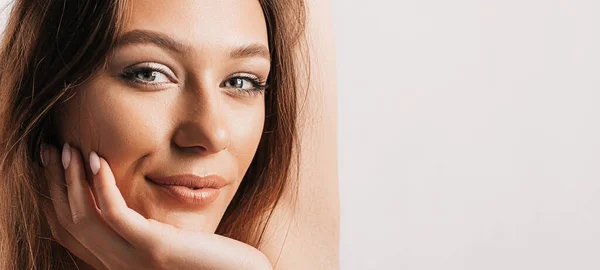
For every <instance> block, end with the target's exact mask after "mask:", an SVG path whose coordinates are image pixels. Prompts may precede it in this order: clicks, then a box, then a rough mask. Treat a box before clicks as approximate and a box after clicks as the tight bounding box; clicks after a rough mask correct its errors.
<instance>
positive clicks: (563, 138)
mask: <svg viewBox="0 0 600 270" xmlns="http://www.w3.org/2000/svg"><path fill="white" fill-rule="evenodd" d="M5 2H7V1H6V0H0V4H2V3H5ZM331 5H332V9H333V19H334V29H335V41H336V48H337V67H338V74H337V75H338V77H337V78H338V85H339V102H340V103H339V105H340V107H339V108H340V109H339V110H340V111H339V149H340V153H339V154H340V155H339V165H340V166H339V167H340V190H341V203H342V204H341V206H342V212H341V222H342V225H341V226H342V227H341V230H342V231H341V233H342V236H341V237H342V239H341V258H340V260H341V265H342V269H428V270H429V269H431V270H434V269H457V270H458V269H461V270H462V269H468V270H480V269H499V270H500V269H502V270H504V269H545V270H546V269H547V270H554V269H600V255H599V252H600V213H599V212H600V196H599V195H600V16H599V14H600V1H598V0H552V1H548V0H546V1H543V0H488V1H475V0H454V1H444V0H403V1H388V0H371V1H364V0H360V1H359V0H332V1H331Z"/></svg>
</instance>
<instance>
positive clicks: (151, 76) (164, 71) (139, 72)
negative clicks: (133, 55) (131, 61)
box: [120, 63, 175, 85]
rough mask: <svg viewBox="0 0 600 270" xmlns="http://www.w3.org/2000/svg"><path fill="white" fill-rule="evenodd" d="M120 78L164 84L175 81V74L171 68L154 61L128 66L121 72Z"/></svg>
mask: <svg viewBox="0 0 600 270" xmlns="http://www.w3.org/2000/svg"><path fill="white" fill-rule="evenodd" d="M120 76H121V78H123V79H125V80H127V81H130V82H133V83H139V84H150V85H157V84H166V83H172V82H174V81H175V79H174V77H175V75H174V74H173V72H171V70H170V69H169V68H168V67H166V66H164V65H160V64H156V63H143V64H139V65H134V66H131V67H128V68H127V69H125V70H124V71H123V73H121V75H120Z"/></svg>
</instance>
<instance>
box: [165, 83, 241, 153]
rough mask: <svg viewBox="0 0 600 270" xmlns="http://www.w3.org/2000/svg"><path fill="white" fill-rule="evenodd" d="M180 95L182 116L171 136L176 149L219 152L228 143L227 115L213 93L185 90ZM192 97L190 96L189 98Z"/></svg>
mask: <svg viewBox="0 0 600 270" xmlns="http://www.w3.org/2000/svg"><path fill="white" fill-rule="evenodd" d="M188 94H189V95H187V96H182V103H181V104H183V106H180V108H179V110H180V111H179V112H180V113H181V114H182V115H183V117H182V118H181V119H183V120H181V121H180V123H179V124H178V126H177V129H176V131H175V133H174V136H173V142H174V144H175V145H177V147H178V148H181V149H183V150H186V151H193V152H195V153H201V154H204V155H207V154H213V153H218V152H221V151H223V150H225V149H227V147H228V146H229V143H230V134H229V126H228V123H227V118H226V116H227V114H226V113H225V112H224V110H223V105H222V104H221V103H222V102H221V98H220V96H219V95H218V93H216V91H215V92H214V93H210V92H203V93H198V92H194V93H189V92H188ZM192 97H193V98H192Z"/></svg>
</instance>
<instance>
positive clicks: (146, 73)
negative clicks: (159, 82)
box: [138, 70, 156, 81]
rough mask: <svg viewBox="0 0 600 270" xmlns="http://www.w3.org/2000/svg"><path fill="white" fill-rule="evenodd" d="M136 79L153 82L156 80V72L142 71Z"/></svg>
mask: <svg viewBox="0 0 600 270" xmlns="http://www.w3.org/2000/svg"><path fill="white" fill-rule="evenodd" d="M138 78H139V79H144V80H149V81H153V80H154V79H156V71H151V70H148V71H142V72H140V73H139V75H138Z"/></svg>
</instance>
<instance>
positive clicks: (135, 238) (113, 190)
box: [90, 152, 153, 247]
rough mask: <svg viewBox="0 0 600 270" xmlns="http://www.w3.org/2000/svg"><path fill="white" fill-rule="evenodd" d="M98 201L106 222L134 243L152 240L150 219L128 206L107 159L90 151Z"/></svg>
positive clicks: (147, 242) (141, 244) (141, 243)
mask: <svg viewBox="0 0 600 270" xmlns="http://www.w3.org/2000/svg"><path fill="white" fill-rule="evenodd" d="M90 168H91V169H92V173H93V181H94V188H95V190H96V196H97V198H96V199H97V203H98V205H99V207H100V212H101V214H102V217H103V218H104V220H105V221H106V223H107V224H108V225H109V226H110V227H111V228H112V229H113V230H115V231H116V232H117V233H118V234H119V235H121V237H123V238H125V239H126V240H127V241H128V242H129V243H131V244H132V245H134V246H136V247H139V246H145V245H147V244H149V242H150V241H152V239H151V236H152V235H153V234H152V233H151V232H150V230H149V225H150V223H149V221H148V220H147V219H146V218H145V217H143V216H142V215H140V214H139V213H138V212H136V211H134V210H133V209H131V208H129V207H128V206H127V203H126V202H125V199H124V198H123V195H121V192H120V191H119V188H118V187H117V184H116V181H115V177H114V175H113V173H112V171H111V169H110V166H109V165H108V162H106V160H105V159H103V158H100V157H98V154H96V152H91V153H90Z"/></svg>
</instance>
